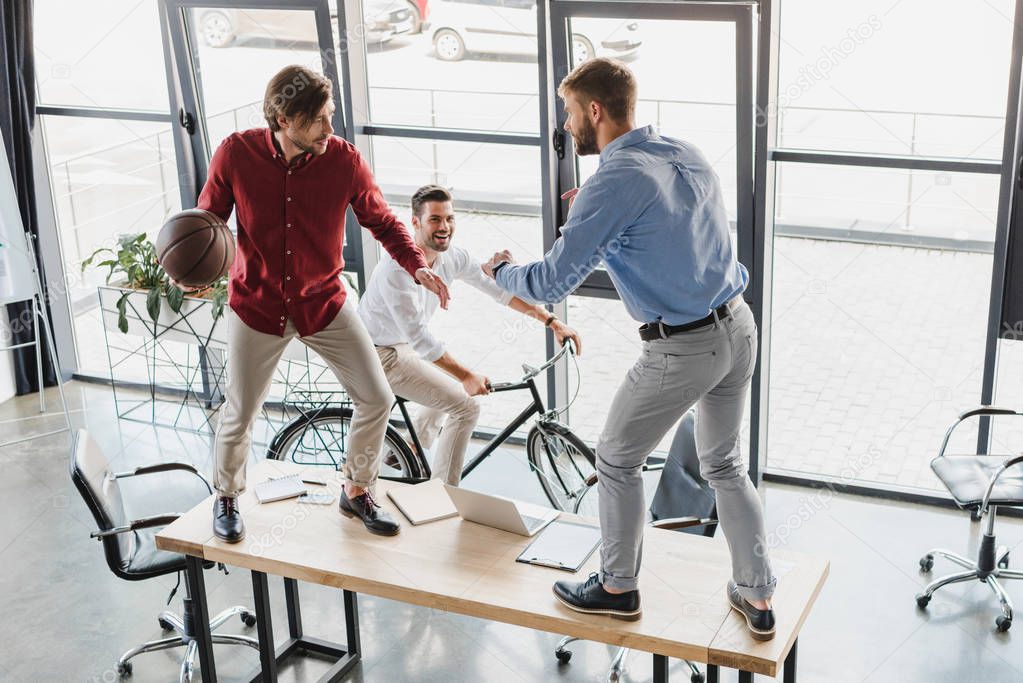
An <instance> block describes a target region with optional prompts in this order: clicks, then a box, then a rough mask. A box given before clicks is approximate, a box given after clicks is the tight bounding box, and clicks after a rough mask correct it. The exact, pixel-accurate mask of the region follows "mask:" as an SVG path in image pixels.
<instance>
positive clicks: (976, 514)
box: [970, 508, 983, 522]
mask: <svg viewBox="0 0 1023 683" xmlns="http://www.w3.org/2000/svg"><path fill="white" fill-rule="evenodd" d="M982 517H983V515H981V514H980V508H974V509H972V510H970V521H971V522H979V521H980V520H981V518H982Z"/></svg>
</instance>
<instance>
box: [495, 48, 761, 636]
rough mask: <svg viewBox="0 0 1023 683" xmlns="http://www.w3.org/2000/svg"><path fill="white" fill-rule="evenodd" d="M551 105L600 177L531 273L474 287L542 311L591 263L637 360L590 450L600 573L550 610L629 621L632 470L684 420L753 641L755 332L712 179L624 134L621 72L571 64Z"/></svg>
mask: <svg viewBox="0 0 1023 683" xmlns="http://www.w3.org/2000/svg"><path fill="white" fill-rule="evenodd" d="M558 94H559V95H560V96H561V97H562V98H563V99H564V101H565V112H566V114H567V119H566V121H565V130H566V131H568V132H569V133H570V134H571V135H572V139H573V141H574V142H575V148H576V153H577V154H580V155H588V154H596V153H598V152H599V154H600V164H599V166H598V168H597V171H596V172H595V173H594V174H593V176H592V177H590V178H589V179H588V180H587V181H586V182H585V183H584V184H583V186H582V187H581V188H580V189H579V190H578V193H577V194H576V193H575V192H569V193H567V195H566V196H571V199H572V205H571V207H570V210H569V213H568V219H567V221H566V223H565V225H564V226H563V227H562V232H561V237H560V238H558V240H557V241H556V242H555V243H554V246H553V247H551V250H550V251H549V252H548V253H547V254H546V255H545V256H544V258H543V260H542V261H537V262H534V263H529V264H525V265H514V264H513V261H512V258H511V254H510V253H508V252H507V251H505V252H500V253H498V254H495V255H494V257H493V258H492V259H491V260H490V261H489V262H488V263H486V264H484V266H483V268H484V271H485V272H487V273H488V274H489V275H492V276H493V277H494V278H495V280H496V282H497V284H498V285H499V286H500V287H501V288H503V289H504V290H506V291H508V292H511V293H512V294H514V295H515V296H518V297H520V298H522V299H525V300H527V301H536V302H545V303H553V302H557V301H561V300H563V299H565V298H566V297H567V296H568V295H569V294H570V293H571V292H572V291H573V290H575V289H576V288H577V287H578V286H579V285H580V284H581V283H582V281H583V280H584V279H585V278H586V276H587V275H589V274H590V273H591V272H592V271H593V270H594V269H595V268H597V267H598V266H599V265H600V264H601V263H603V264H604V266H605V267H606V268H607V272H608V274H609V275H610V277H611V280H612V281H613V282H614V285H615V288H616V289H617V290H618V293H619V295H620V296H621V299H622V302H623V303H624V304H625V308H626V310H627V311H628V312H629V314H630V315H631V316H632V317H633V318H635V319H636V320H637V321H639V322H641V323H643V325H642V327H640V337H641V338H642V339H643V341H644V344H643V354H642V355H641V356H640V358H639V360H638V361H637V362H636V364H635V365H634V366H633V367H632V369H631V370H630V371H629V373H628V375H627V376H626V378H625V380H624V381H623V382H622V385H621V386H620V387H619V389H618V392H617V393H616V395H615V397H614V399H613V401H612V403H611V406H610V410H609V413H608V417H607V422H606V424H605V427H604V430H603V432H602V433H601V436H600V440H599V442H598V445H597V453H596V454H597V472H598V493H599V510H600V526H601V535H602V537H603V546H602V550H601V572H600V574H599V575H598V574H593V575H591V576H590V578H589V579H588V580H586V581H584V582H581V583H578V582H570V581H558V582H557V583H555V584H554V594H555V595H556V596H557V598H558V599H559V600H560V601H561V602H562V603H564V604H565V605H566V606H568V607H570V608H571V609H574V610H577V611H580V612H588V613H597V614H610V615H612V616H615V617H618V618H623V619H638V618H639V617H640V614H641V609H640V601H639V590H638V586H639V568H640V559H641V554H642V552H641V551H642V540H643V528H644V522H645V519H646V505H645V503H644V500H643V480H642V466H643V463H644V462H645V461H646V458H647V456H648V455H649V454H650V452H651V451H652V450H653V448H654V447H655V446H656V445H657V443H658V442H659V441H660V440H661V439H662V438H663V437H664V435H665V434H666V433H667V431H668V430H669V429H670V428H671V426H672V425H673V424H675V423H676V422H677V421H678V419H679V418H680V417H681V416H682V415H683V414H684V413H685V412H686V411H687V410H689V409H690V408H691V407H692V406H694V405H695V406H696V407H697V418H696V440H697V449H698V451H699V455H700V469H701V473H702V474H703V477H704V478H705V479H706V480H707V481H708V482H709V483H710V485H711V486H712V487H713V488H714V490H715V493H716V496H717V506H718V517H719V521H720V524H721V528H722V530H723V531H724V534H725V537H726V538H727V540H728V545H729V549H730V552H731V555H732V581H730V582H729V586H728V598H729V603H730V604H731V606H732V608H733V609H735V610H736V611H738V612H739V613H740V614H741V615H742V616H744V617H745V619H746V623H747V625H748V626H749V628H750V631H751V632H752V634H753V636H754V637H755V638H758V639H762V640H767V639H770V638H771V637H773V635H774V613H773V611H772V610H771V606H770V602H769V601H770V598H771V595H772V594H773V592H774V587H775V584H776V580H775V577H774V574H773V573H772V571H771V566H770V562H769V559H768V557H767V553H766V545H765V542H764V538H765V534H764V519H763V510H762V507H761V503H760V499H759V497H758V496H757V493H756V490H755V489H754V487H753V484H752V482H751V481H750V479H749V476H748V474H747V472H746V464H745V462H744V461H743V458H742V455H741V453H740V451H739V428H740V424H741V422H742V416H743V411H744V410H745V404H746V395H747V392H748V389H749V384H750V378H751V377H752V375H753V369H754V367H755V365H756V356H757V328H756V324H755V323H754V321H753V315H752V313H751V312H750V309H749V307H748V306H747V305H746V302H745V301H744V300H743V298H742V292H743V290H744V289H745V288H746V284H747V282H748V281H749V275H748V273H747V272H746V269H745V268H744V267H743V266H742V264H740V263H739V262H738V261H737V260H736V258H735V252H734V248H733V246H732V241H731V238H730V236H729V231H728V219H727V216H726V214H725V208H724V203H723V201H722V198H721V187H720V183H719V181H718V178H717V175H716V174H715V173H714V170H713V169H712V168H711V166H710V164H709V163H708V162H707V160H706V158H704V156H703V154H701V153H700V151H699V150H698V149H696V148H695V147H693V146H692V145H690V144H688V143H686V142H682V141H679V140H673V139H671V138H667V137H664V136H661V135H659V134H658V133H657V131H656V130H654V129H653V127H650V126H647V127H644V128H636V126H635V124H634V110H635V102H636V83H635V79H634V77H633V75H632V73H631V72H630V71H629V69H628V68H627V67H625V66H624V65H622V64H620V63H618V62H615V61H613V60H609V59H591V60H588V61H586V62H583V63H582V64H580V65H579V66H577V67H576V68H575V69H574V70H573V71H572V72H571V73H570V74H569V75H568V76H566V77H565V79H564V81H562V83H561V85H560V86H559V88H558Z"/></svg>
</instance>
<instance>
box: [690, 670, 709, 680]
mask: <svg viewBox="0 0 1023 683" xmlns="http://www.w3.org/2000/svg"><path fill="white" fill-rule="evenodd" d="M705 680H706V679H705V678H704V677H703V674H702V673H700V672H699V671H697V672H696V673H694V674H693V675H692V676H690V677H689V681H690V683H703V682H704V681H705Z"/></svg>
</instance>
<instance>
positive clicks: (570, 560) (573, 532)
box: [515, 519, 600, 572]
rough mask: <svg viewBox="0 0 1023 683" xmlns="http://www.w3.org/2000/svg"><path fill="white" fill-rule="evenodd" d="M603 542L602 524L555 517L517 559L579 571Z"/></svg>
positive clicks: (543, 565) (528, 562)
mask: <svg viewBox="0 0 1023 683" xmlns="http://www.w3.org/2000/svg"><path fill="white" fill-rule="evenodd" d="M598 545H600V527H596V526H593V525H591V524H579V523H577V522H566V521H563V520H560V519H556V520H554V521H553V522H551V523H550V525H549V526H548V527H547V528H546V529H544V530H543V531H542V532H541V533H540V534H539V535H537V537H536V538H535V539H533V542H532V543H530V544H529V545H528V546H526V549H525V550H523V551H522V553H521V554H520V555H519V556H518V557H516V558H515V561H516V562H525V563H526V564H538V565H540V566H542V567H553V568H554V569H564V570H565V571H569V572H577V571H579V568H580V567H582V566H583V564H585V563H586V560H588V559H589V558H590V555H592V554H593V551H594V550H596V549H597V546H598Z"/></svg>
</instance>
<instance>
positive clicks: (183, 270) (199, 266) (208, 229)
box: [156, 209, 234, 287]
mask: <svg viewBox="0 0 1023 683" xmlns="http://www.w3.org/2000/svg"><path fill="white" fill-rule="evenodd" d="M156 258H157V260H158V261H159V262H160V265H161V266H163V269H164V270H165V271H166V272H167V275H169V276H170V277H171V278H172V279H173V280H174V281H176V282H177V283H178V284H179V285H182V286H186V287H206V286H208V285H211V284H213V283H214V282H216V281H217V280H219V279H220V278H222V277H223V276H224V275H226V274H227V271H228V269H229V268H230V267H231V262H232V261H234V235H232V234H231V229H230V228H229V227H227V224H226V223H224V221H222V220H221V219H220V216H217V215H216V214H213V213H210V212H209V211H204V210H202V209H189V210H188V211H182V212H181V213H176V214H174V215H173V216H171V217H170V218H169V219H168V220H167V222H166V223H164V224H163V227H162V228H160V234H159V235H158V236H157V238H156Z"/></svg>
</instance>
